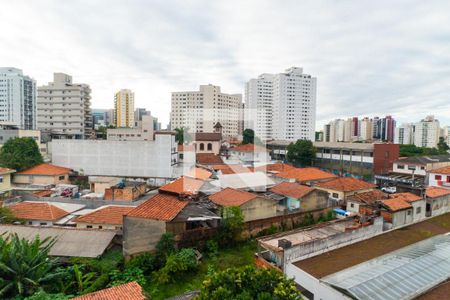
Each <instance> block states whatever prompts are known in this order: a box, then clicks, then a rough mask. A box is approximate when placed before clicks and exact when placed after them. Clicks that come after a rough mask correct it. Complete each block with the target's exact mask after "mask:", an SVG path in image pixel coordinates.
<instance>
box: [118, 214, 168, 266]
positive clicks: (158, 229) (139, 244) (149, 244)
mask: <svg viewBox="0 0 450 300" xmlns="http://www.w3.org/2000/svg"><path fill="white" fill-rule="evenodd" d="M164 233H166V223H165V222H164V221H158V220H150V219H144V218H136V217H129V216H125V217H124V222H123V255H124V256H125V257H130V256H131V255H135V254H140V253H144V252H150V251H154V250H155V246H156V244H157V243H158V241H159V239H160V238H161V236H162V235H163V234H164Z"/></svg>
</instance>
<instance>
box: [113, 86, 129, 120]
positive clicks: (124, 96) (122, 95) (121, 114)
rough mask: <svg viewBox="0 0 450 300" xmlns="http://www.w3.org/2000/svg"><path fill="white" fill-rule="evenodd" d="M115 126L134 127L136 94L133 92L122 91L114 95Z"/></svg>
mask: <svg viewBox="0 0 450 300" xmlns="http://www.w3.org/2000/svg"><path fill="white" fill-rule="evenodd" d="M114 125H115V126H116V127H117V128H120V127H126V128H132V127H134V93H133V92H132V91H131V90H127V89H122V90H120V91H118V92H117V93H116V94H115V95H114Z"/></svg>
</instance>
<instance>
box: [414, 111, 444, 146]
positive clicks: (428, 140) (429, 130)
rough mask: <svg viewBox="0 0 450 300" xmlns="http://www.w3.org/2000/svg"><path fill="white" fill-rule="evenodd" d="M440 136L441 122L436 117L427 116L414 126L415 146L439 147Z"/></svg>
mask: <svg viewBox="0 0 450 300" xmlns="http://www.w3.org/2000/svg"><path fill="white" fill-rule="evenodd" d="M439 136H440V126H439V121H438V120H437V119H435V118H434V116H427V117H426V118H425V119H423V120H422V121H420V122H418V123H416V124H415V125H414V145H416V146H417V147H428V148H434V147H437V144H438V143H439Z"/></svg>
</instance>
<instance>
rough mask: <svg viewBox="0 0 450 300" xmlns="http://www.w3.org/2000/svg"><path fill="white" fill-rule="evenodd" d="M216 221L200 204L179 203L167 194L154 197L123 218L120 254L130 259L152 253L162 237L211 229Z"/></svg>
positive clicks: (175, 198) (179, 201)
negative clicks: (166, 234) (132, 256)
mask: <svg viewBox="0 0 450 300" xmlns="http://www.w3.org/2000/svg"><path fill="white" fill-rule="evenodd" d="M219 219H220V217H218V216H217V215H216V214H214V213H212V212H211V211H209V210H208V209H206V208H204V207H203V206H201V205H200V204H197V203H194V202H189V201H185V200H180V199H179V198H178V196H176V195H173V194H169V193H160V194H156V195H155V196H153V197H152V198H150V199H148V200H147V201H145V202H144V203H142V204H140V205H139V206H137V207H136V208H134V209H133V210H131V211H130V212H129V213H128V214H127V215H125V217H124V223H123V254H124V256H125V257H130V256H131V255H135V254H140V253H144V252H149V251H154V250H155V246H156V244H157V243H158V241H159V239H160V238H161V236H162V235H163V234H164V233H167V232H170V233H172V234H174V235H176V236H177V235H182V234H184V233H186V232H189V231H191V230H194V231H195V230H196V229H204V228H205V229H207V228H214V227H217V226H218V220H219ZM199 235H200V234H199ZM176 238H177V237H176Z"/></svg>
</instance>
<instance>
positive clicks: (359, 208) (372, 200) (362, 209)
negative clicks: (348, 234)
mask: <svg viewBox="0 0 450 300" xmlns="http://www.w3.org/2000/svg"><path fill="white" fill-rule="evenodd" d="M385 199H389V195H388V194H386V193H384V192H382V191H380V190H373V191H369V192H364V193H357V194H354V195H352V196H349V197H348V198H347V208H346V210H347V211H349V212H353V213H357V214H361V215H372V214H373V212H374V210H375V209H376V208H377V202H378V201H379V200H385Z"/></svg>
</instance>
